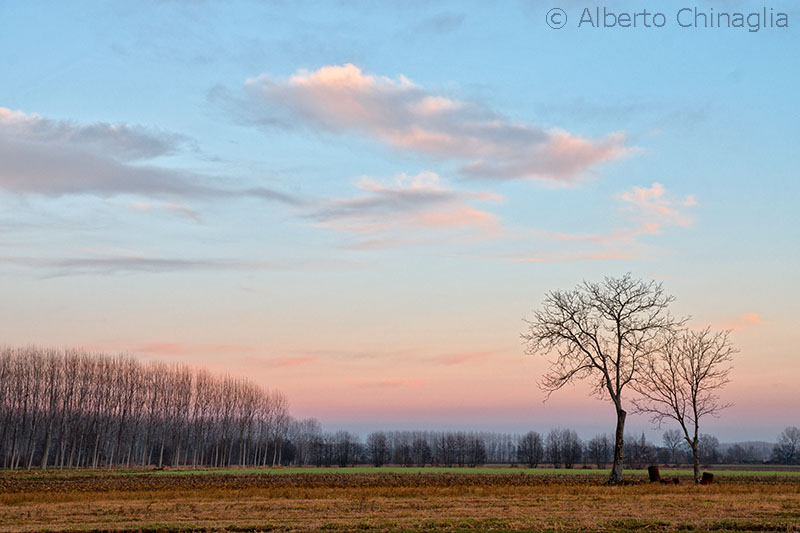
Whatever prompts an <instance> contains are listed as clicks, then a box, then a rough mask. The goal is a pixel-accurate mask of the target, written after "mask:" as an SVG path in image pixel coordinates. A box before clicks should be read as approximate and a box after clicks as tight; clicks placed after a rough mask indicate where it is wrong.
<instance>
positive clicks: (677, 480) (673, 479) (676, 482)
mask: <svg viewBox="0 0 800 533" xmlns="http://www.w3.org/2000/svg"><path fill="white" fill-rule="evenodd" d="M680 482H681V478H679V477H674V478H672V483H674V484H675V485H678V484H679V483H680Z"/></svg>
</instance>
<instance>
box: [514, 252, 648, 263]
mask: <svg viewBox="0 0 800 533" xmlns="http://www.w3.org/2000/svg"><path fill="white" fill-rule="evenodd" d="M636 258H637V257H636V256H635V255H632V254H628V253H622V252H612V251H609V252H597V253H585V254H579V253H578V254H565V253H550V252H548V253H542V254H538V255H530V256H520V257H506V258H504V259H503V260H504V261H509V262H512V263H571V262H575V261H614V260H623V259H625V260H631V259H636Z"/></svg>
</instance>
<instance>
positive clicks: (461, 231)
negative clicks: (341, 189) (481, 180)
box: [306, 171, 502, 249]
mask: <svg viewBox="0 0 800 533" xmlns="http://www.w3.org/2000/svg"><path fill="white" fill-rule="evenodd" d="M355 187H356V188H357V189H358V190H359V191H360V192H361V194H360V195H358V196H354V197H349V198H337V199H333V200H329V201H327V202H323V203H321V204H318V205H316V206H314V207H313V208H312V209H311V210H309V211H307V213H306V217H307V218H310V219H312V220H314V221H315V225H317V226H318V227H322V228H326V229H330V230H334V231H339V232H345V233H349V234H351V235H356V236H357V237H358V239H359V240H358V241H357V242H356V243H352V244H349V245H348V247H351V248H359V249H374V248H382V247H386V246H394V245H401V244H416V243H419V242H421V239H424V240H426V241H430V240H441V239H442V238H445V237H452V236H453V233H454V232H455V234H456V236H464V235H465V234H466V235H468V236H470V237H472V238H476V237H477V238H494V237H499V236H500V235H501V234H502V230H501V224H500V221H499V219H498V217H497V216H496V215H494V214H492V213H490V212H488V211H484V210H482V209H478V208H476V207H474V206H472V205H470V202H474V201H492V200H500V199H501V197H500V196H499V195H497V194H494V193H491V192H477V193H473V192H462V191H456V190H454V189H450V188H447V187H445V186H444V185H443V184H442V182H441V179H440V177H439V175H438V174H436V173H434V172H428V171H426V172H421V173H419V174H417V175H407V174H400V175H398V176H396V177H395V179H394V183H389V184H384V183H380V182H377V181H374V180H372V179H369V178H363V179H361V180H360V181H359V182H358V183H356V184H355ZM421 228H422V229H428V230H431V231H427V232H420V231H419V230H420V229H421Z"/></svg>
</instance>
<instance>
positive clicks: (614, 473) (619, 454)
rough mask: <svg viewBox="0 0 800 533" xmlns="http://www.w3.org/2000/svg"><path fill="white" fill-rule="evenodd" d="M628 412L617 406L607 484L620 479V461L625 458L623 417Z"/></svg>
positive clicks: (612, 483)
mask: <svg viewBox="0 0 800 533" xmlns="http://www.w3.org/2000/svg"><path fill="white" fill-rule="evenodd" d="M627 415H628V413H626V412H625V410H624V409H622V408H620V407H617V431H616V433H615V438H614V464H613V465H612V466H611V476H609V478H608V484H609V485H617V484H619V483H620V482H621V481H622V461H623V459H624V458H625V454H624V445H625V438H624V436H625V417H626V416H627Z"/></svg>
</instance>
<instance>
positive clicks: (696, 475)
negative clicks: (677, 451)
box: [691, 440, 700, 483]
mask: <svg viewBox="0 0 800 533" xmlns="http://www.w3.org/2000/svg"><path fill="white" fill-rule="evenodd" d="M691 444H692V457H693V458H694V482H695V483H700V447H699V446H698V445H697V441H696V440H695V442H693V443H691Z"/></svg>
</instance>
